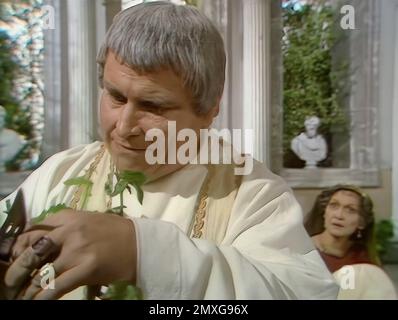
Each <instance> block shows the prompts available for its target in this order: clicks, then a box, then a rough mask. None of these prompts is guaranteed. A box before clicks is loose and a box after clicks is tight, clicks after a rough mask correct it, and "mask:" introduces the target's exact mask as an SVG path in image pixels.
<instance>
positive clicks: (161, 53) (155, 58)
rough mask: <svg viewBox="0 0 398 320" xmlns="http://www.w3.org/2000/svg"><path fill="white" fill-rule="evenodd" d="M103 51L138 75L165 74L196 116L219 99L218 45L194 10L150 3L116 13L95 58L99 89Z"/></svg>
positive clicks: (221, 66) (221, 55) (221, 60)
mask: <svg viewBox="0 0 398 320" xmlns="http://www.w3.org/2000/svg"><path fill="white" fill-rule="evenodd" d="M109 50H112V51H113V52H114V53H115V54H116V56H117V59H118V60H119V61H120V62H121V63H123V64H126V65H128V66H129V67H131V68H132V69H134V70H136V71H138V72H144V73H151V72H156V71H159V70H161V69H162V68H165V67H166V68H169V69H171V70H172V71H173V72H174V73H175V74H176V75H177V76H179V77H181V79H182V80H183V83H184V87H185V88H186V89H188V90H189V91H190V93H191V95H192V97H193V99H194V101H193V103H194V108H195V112H196V113H198V114H205V113H207V112H208V111H209V110H210V109H211V108H212V107H214V106H216V104H217V102H218V100H219V99H220V98H221V96H222V93H223V89H224V81H225V64H226V57H225V50H224V43H223V40H222V37H221V35H220V33H219V32H218V30H217V28H216V27H215V26H214V25H213V23H212V22H211V21H210V20H209V19H208V18H207V17H206V16H205V15H204V14H202V13H201V12H200V11H199V10H197V9H196V8H195V7H192V6H185V5H176V4H173V3H170V2H164V1H156V2H146V3H142V4H139V5H136V6H133V7H130V8H128V9H126V10H123V11H121V12H119V13H118V14H117V15H116V16H115V18H114V19H113V23H112V25H111V27H110V29H109V31H108V32H107V34H106V37H105V41H104V43H103V44H102V46H101V48H100V50H99V53H98V56H97V63H98V66H99V68H98V72H99V82H100V85H101V87H102V86H103V76H104V67H105V62H106V57H107V55H108V52H109Z"/></svg>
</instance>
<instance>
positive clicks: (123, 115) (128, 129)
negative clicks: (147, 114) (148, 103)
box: [116, 104, 141, 138]
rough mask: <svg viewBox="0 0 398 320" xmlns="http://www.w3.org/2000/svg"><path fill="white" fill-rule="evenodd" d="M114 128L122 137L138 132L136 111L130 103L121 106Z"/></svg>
mask: <svg viewBox="0 0 398 320" xmlns="http://www.w3.org/2000/svg"><path fill="white" fill-rule="evenodd" d="M116 130H117V133H118V135H119V136H120V137H122V138H128V137H130V136H135V135H139V134H140V132H141V130H140V128H139V127H138V124H137V116H136V112H135V109H134V106H132V105H131V104H126V105H124V106H123V107H122V109H121V111H120V114H119V119H118V122H117V124H116Z"/></svg>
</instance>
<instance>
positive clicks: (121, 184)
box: [111, 180, 128, 197]
mask: <svg viewBox="0 0 398 320" xmlns="http://www.w3.org/2000/svg"><path fill="white" fill-rule="evenodd" d="M127 185H128V182H127V181H124V180H119V181H118V182H117V183H116V185H115V189H114V190H113V192H112V193H111V197H114V196H117V195H118V194H121V193H123V191H124V189H126V187H127Z"/></svg>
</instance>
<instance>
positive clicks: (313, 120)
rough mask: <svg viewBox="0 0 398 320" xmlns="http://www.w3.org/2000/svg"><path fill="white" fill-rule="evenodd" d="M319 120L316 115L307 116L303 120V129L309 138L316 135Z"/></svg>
mask: <svg viewBox="0 0 398 320" xmlns="http://www.w3.org/2000/svg"><path fill="white" fill-rule="evenodd" d="M320 124H321V120H320V119H319V118H318V117H317V116H312V117H307V118H306V119H305V121H304V126H305V131H306V133H307V136H308V137H309V138H313V137H315V136H316V135H317V130H318V127H319V125H320Z"/></svg>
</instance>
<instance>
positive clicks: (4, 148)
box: [0, 106, 25, 172]
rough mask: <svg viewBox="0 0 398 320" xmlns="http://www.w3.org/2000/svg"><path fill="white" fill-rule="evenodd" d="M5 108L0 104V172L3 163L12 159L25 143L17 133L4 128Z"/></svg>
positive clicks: (3, 168) (2, 169)
mask: <svg viewBox="0 0 398 320" xmlns="http://www.w3.org/2000/svg"><path fill="white" fill-rule="evenodd" d="M5 117H6V110H5V109H4V108H3V107H2V106H0V172H4V171H5V164H6V162H7V161H9V160H12V159H13V158H14V157H15V156H16V155H17V153H18V152H19V151H20V150H21V149H22V147H23V146H24V144H25V140H23V139H22V138H21V137H20V136H19V134H18V133H16V132H15V131H13V130H10V129H6V128H5Z"/></svg>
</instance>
